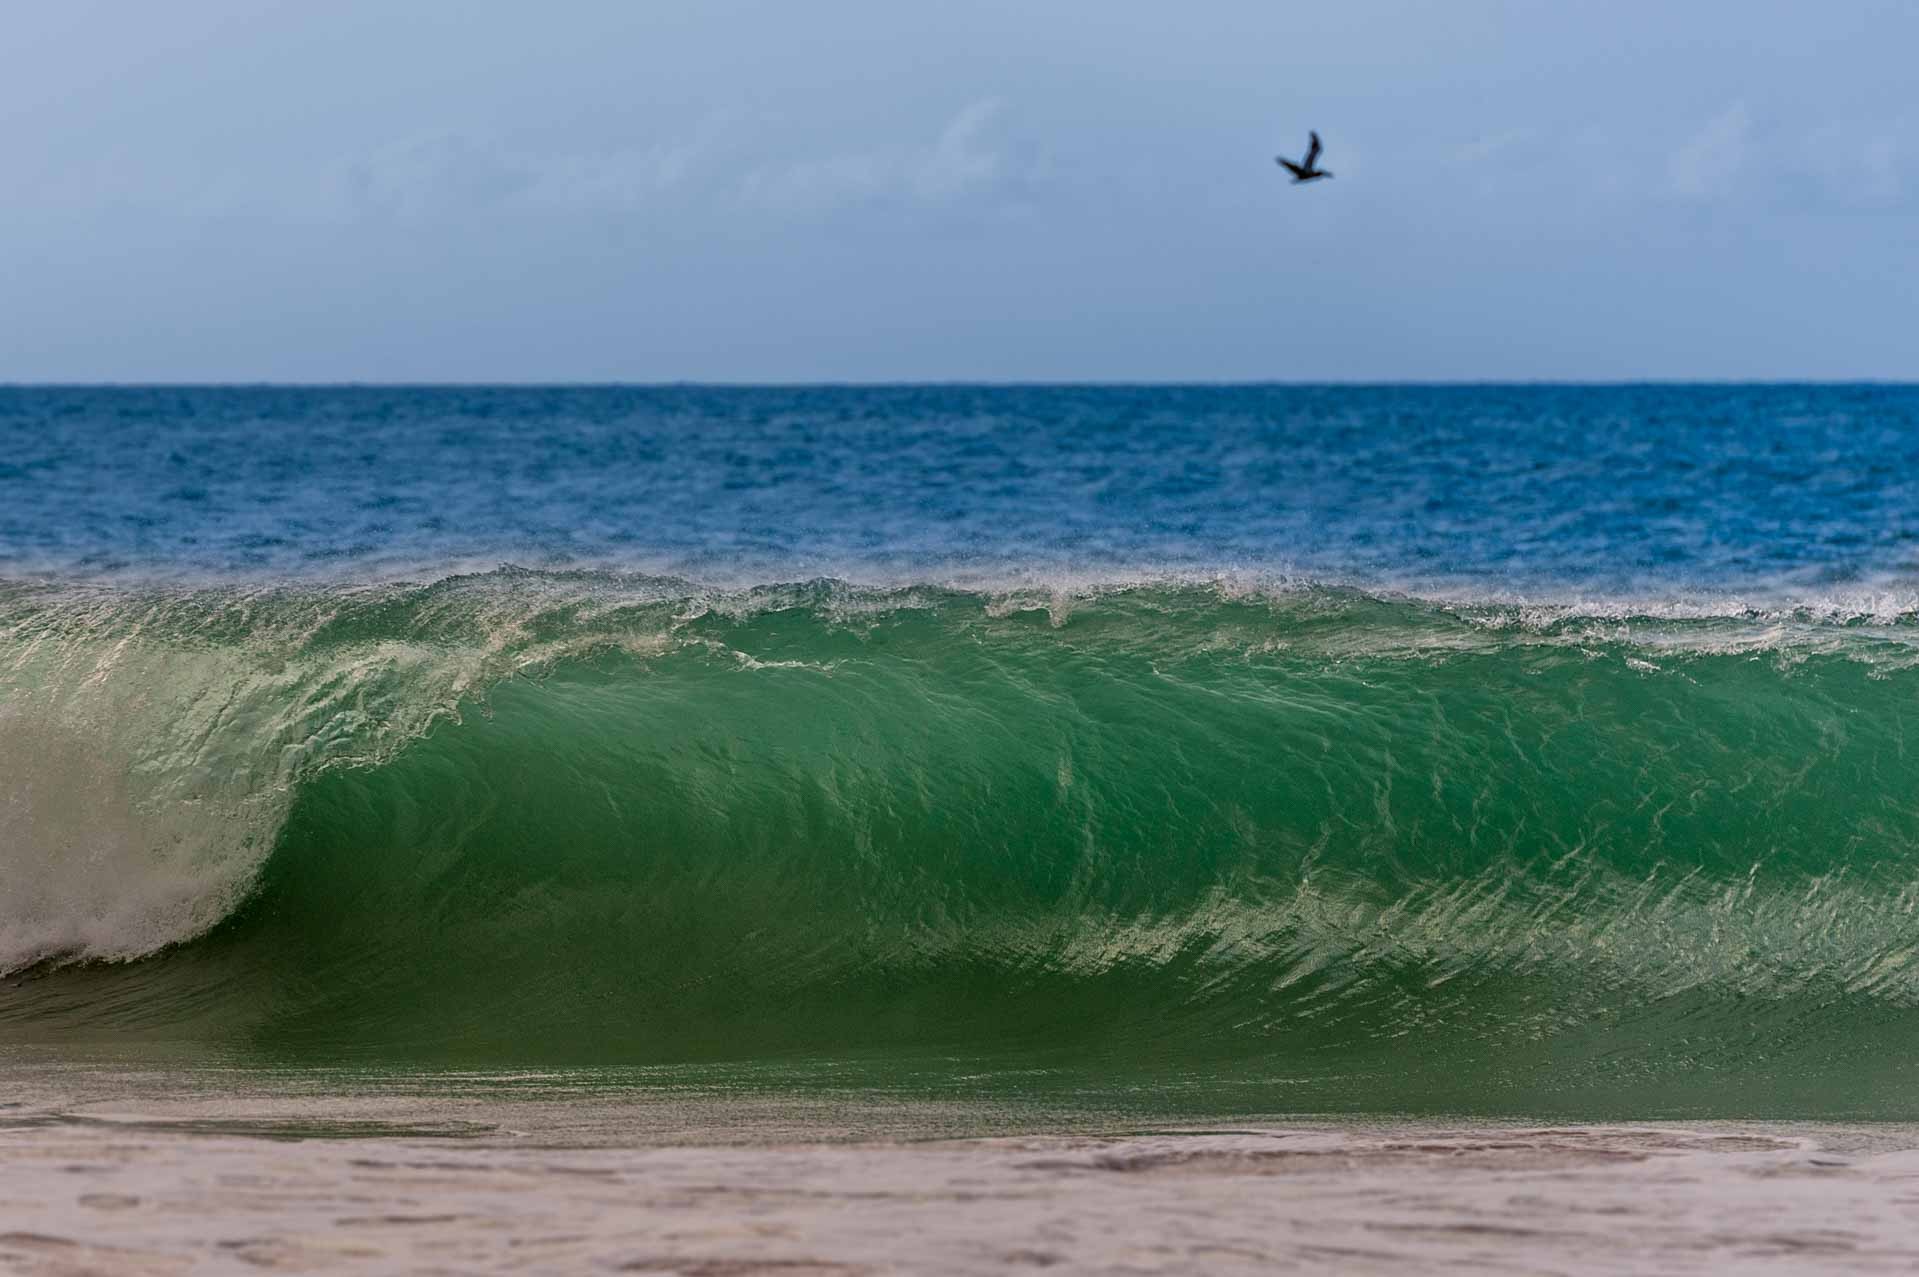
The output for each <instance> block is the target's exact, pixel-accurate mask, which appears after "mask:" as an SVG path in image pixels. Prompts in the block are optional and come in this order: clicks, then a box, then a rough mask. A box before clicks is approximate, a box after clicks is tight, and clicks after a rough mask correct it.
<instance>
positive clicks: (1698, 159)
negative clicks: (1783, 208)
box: [1667, 102, 1752, 199]
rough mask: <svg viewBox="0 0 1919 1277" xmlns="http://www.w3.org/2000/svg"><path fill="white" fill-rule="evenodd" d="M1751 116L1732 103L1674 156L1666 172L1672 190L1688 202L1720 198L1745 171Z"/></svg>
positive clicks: (1744, 105)
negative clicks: (1718, 196)
mask: <svg viewBox="0 0 1919 1277" xmlns="http://www.w3.org/2000/svg"><path fill="white" fill-rule="evenodd" d="M1751 135H1752V115H1751V113H1750V112H1748V111H1747V110H1746V104H1745V103H1744V102H1735V103H1733V104H1732V105H1731V106H1729V107H1727V108H1726V109H1725V110H1724V111H1721V112H1720V113H1719V114H1718V115H1716V116H1714V117H1713V118H1712V119H1711V120H1709V121H1708V122H1707V123H1706V126H1705V127H1704V128H1702V129H1700V130H1699V131H1698V132H1697V133H1695V134H1693V136H1692V137H1691V138H1690V139H1689V140H1687V142H1686V143H1685V144H1684V145H1683V146H1681V147H1680V148H1679V149H1678V150H1677V151H1675V152H1673V156H1672V159H1671V161H1670V162H1669V163H1668V166H1667V169H1668V173H1669V175H1670V177H1671V181H1672V189H1673V190H1674V191H1675V192H1677V193H1678V194H1680V195H1683V196H1686V197H1688V198H1691V199H1705V198H1709V197H1712V196H1717V195H1723V194H1725V193H1726V191H1728V190H1729V189H1731V187H1732V184H1733V182H1734V181H1735V180H1736V179H1737V178H1738V177H1739V172H1740V170H1741V169H1742V168H1744V167H1745V163H1746V150H1747V146H1748V143H1749V139H1750V138H1751Z"/></svg>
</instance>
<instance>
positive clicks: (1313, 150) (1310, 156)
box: [1306, 133, 1319, 168]
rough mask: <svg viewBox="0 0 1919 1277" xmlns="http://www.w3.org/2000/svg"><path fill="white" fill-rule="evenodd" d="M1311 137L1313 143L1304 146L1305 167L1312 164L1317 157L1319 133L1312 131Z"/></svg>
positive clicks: (1309, 166)
mask: <svg viewBox="0 0 1919 1277" xmlns="http://www.w3.org/2000/svg"><path fill="white" fill-rule="evenodd" d="M1311 137H1312V139H1313V144H1312V145H1311V146H1310V147H1308V148H1306V167H1307V168H1311V167H1312V166H1313V161H1315V160H1317V159H1318V158H1319V134H1318V133H1313V134H1311Z"/></svg>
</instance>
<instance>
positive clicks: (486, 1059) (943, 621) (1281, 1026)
mask: <svg viewBox="0 0 1919 1277" xmlns="http://www.w3.org/2000/svg"><path fill="white" fill-rule="evenodd" d="M6 394H7V395H9V396H12V398H11V400H10V401H9V402H10V404H11V407H12V410H13V415H12V416H10V417H7V418H5V421H6V423H7V424H6V426H5V429H6V430H8V431H11V432H13V433H14V436H15V437H16V438H17V439H24V440H27V441H28V444H29V445H31V447H38V448H39V449H40V453H39V454H37V455H36V454H33V453H32V451H31V447H23V448H19V449H15V450H14V451H13V452H11V453H10V454H9V455H11V456H13V457H15V458H16V460H15V461H13V462H10V463H9V465H10V466H11V469H10V470H8V471H6V472H4V473H3V474H0V485H4V491H0V499H3V498H7V497H11V498H15V499H13V500H9V501H6V502H5V504H4V505H0V509H3V510H4V511H5V512H6V513H5V514H3V515H0V526H4V527H5V528H6V529H8V532H7V540H6V542H5V543H4V548H5V553H4V554H0V562H4V563H6V564H8V565H9V566H8V567H7V569H6V571H7V574H8V580H7V583H6V584H5V585H4V586H0V762H3V763H4V766H3V767H0V776H4V778H5V779H4V786H5V789H4V793H5V799H6V801H5V804H4V806H0V872H4V875H5V878H4V890H0V969H4V970H5V971H6V972H7V974H6V975H5V977H4V978H0V1041H3V1042H4V1043H5V1044H7V1045H9V1046H14V1047H20V1048H28V1047H31V1048H34V1049H41V1048H46V1049H54V1050H70V1051H74V1052H84V1051H108V1052H114V1053H119V1054H122V1055H124V1054H125V1053H128V1052H131V1053H134V1054H135V1055H138V1054H140V1053H151V1054H152V1055H153V1056H154V1058H161V1057H163V1056H164V1057H165V1058H170V1059H178V1058H191V1057H193V1056H195V1055H200V1056H204V1057H206V1058H215V1057H217V1058H220V1059H229V1060H231V1059H239V1060H252V1061H257V1062H261V1063H264V1064H271V1065H274V1066H275V1067H279V1066H282V1065H286V1064H289V1063H291V1064H296V1065H297V1064H300V1063H310V1064H315V1065H318V1064H327V1065H329V1066H331V1065H338V1064H342V1063H346V1064H360V1065H366V1066H369V1067H372V1066H379V1067H407V1068H414V1067H418V1068H436V1067H453V1068H466V1067H475V1066H480V1067H506V1066H515V1065H527V1066H535V1065H538V1066H549V1065H551V1066H580V1067H585V1068H594V1069H601V1070H610V1071H612V1072H613V1073H617V1072H618V1071H619V1070H621V1069H648V1068H668V1069H675V1070H681V1071H682V1073H683V1075H684V1076H687V1077H698V1076H701V1073H702V1070H718V1069H726V1070H739V1069H746V1070H748V1071H749V1072H751V1071H752V1070H761V1071H763V1072H764V1075H765V1076H767V1077H769V1078H780V1079H785V1081H786V1082H791V1080H792V1079H795V1078H805V1077H808V1076H818V1077H830V1078H831V1079H832V1080H833V1082H834V1084H835V1085H843V1084H847V1083H848V1081H849V1079H851V1080H852V1081H854V1082H857V1083H862V1084H868V1085H874V1086H890V1087H905V1088H908V1089H912V1088H923V1089H927V1090H929V1091H939V1090H941V1089H942V1088H951V1087H952V1086H954V1085H955V1079H959V1078H967V1079H984V1081H981V1082H980V1085H985V1086H989V1087H996V1088H999V1089H1001V1090H1003V1091H1007V1092H1018V1093H1039V1094H1044V1093H1054V1092H1057V1093H1060V1094H1086V1093H1091V1092H1094V1091H1100V1092H1103V1093H1108V1094H1111V1093H1119V1092H1126V1091H1128V1090H1145V1091H1151V1092H1153V1093H1160V1094H1177V1095H1178V1097H1179V1098H1178V1101H1177V1104H1178V1107H1181V1108H1182V1109H1185V1110H1197V1109H1203V1108H1205V1107H1207V1106H1208V1105H1213V1106H1218V1107H1221V1108H1238V1109H1258V1110H1262V1111H1276V1110H1281V1109H1314V1110H1331V1109H1340V1110H1380V1111H1384V1110H1394V1111H1405V1110H1425V1111H1461V1110H1470V1111H1481V1112H1513V1113H1522V1112H1546V1111H1555V1112H1568V1113H1578V1112H1603V1113H1622V1114H1635V1113H1636V1114H1640V1115H1651V1114H1654V1113H1719V1114H1728V1115H1734V1114H1736V1115H1744V1116H1759V1115H1770V1116H1792V1115H1814V1114H1838V1113H1845V1114H1852V1115H1867V1116H1887V1117H1891V1116H1899V1117H1911V1116H1913V1114H1914V1112H1915V1107H1916V1106H1915V1105H1914V1104H1913V1103H1912V1101H1911V1100H1910V1099H1909V1098H1908V1097H1909V1096H1910V1095H1911V1094H1912V1093H1913V1092H1912V1088H1911V1086H1910V1085H1909V1082H1910V1080H1911V1078H1910V1072H1911V1068H1910V1065H1909V1064H1908V1063H1907V1061H1908V1060H1909V1059H1910V1058H1911V1056H1912V1047H1913V1046H1914V1045H1915V1034H1914V1031H1913V1029H1914V1026H1919V1019H1916V1018H1915V1017H1916V1016H1919V969H1916V968H1915V967H1914V965H1913V959H1914V955H1915V941H1916V939H1919V931H1915V925H1916V924H1915V919H1914V910H1915V907H1919V841H1916V836H1919V806H1916V805H1915V802H1914V799H1913V794H1914V793H1915V790H1916V789H1919V786H1915V781H1919V756H1912V755H1909V752H1908V741H1909V738H1910V739H1912V740H1915V741H1919V735H1916V734H1915V731H1914V729H1919V702H1915V699H1914V695H1913V693H1914V690H1915V688H1919V669H1915V666H1919V623H1915V617H1919V601H1915V600H1914V598H1913V595H1912V593H1911V590H1910V587H1909V585H1908V584H1907V581H1908V575H1907V574H1908V571H1909V567H1908V564H1907V562H1906V561H1905V559H1904V558H1903V557H1902V555H1903V554H1904V551H1903V549H1902V547H1903V546H1905V545H1906V544H1907V536H1908V533H1907V531H1906V520H1907V519H1908V518H1909V517H1910V514H1909V511H1910V509H1911V507H1910V505H1909V504H1908V503H1907V500H1906V498H1907V497H1908V495H1909V489H1908V488H1907V486H1906V485H1907V479H1906V476H1907V474H1908V473H1909V470H1908V469H1907V468H1906V466H1905V465H1904V463H1903V460H1902V459H1903V458H1904V457H1905V456H1906V455H1907V454H1908V453H1909V451H1910V449H1911V447H1912V446H1913V445H1912V440H1913V438H1914V437H1915V436H1914V435H1913V433H1912V432H1913V412H1914V409H1915V406H1919V396H1915V395H1914V394H1913V392H1910V391H1903V390H1898V389H1888V388H1864V389H1857V390H1851V389H1843V388H1840V389H1829V390H1816V389H1794V388H1771V389H1765V388H1759V389H1753V388H1733V389H1726V390H1712V389H1709V388H1693V389H1675V390H1658V389H1651V388H1645V389H1636V390H1594V391H1576V390H1568V389H1555V390H1524V389H1501V388H1492V389H1485V390H1457V391H1443V392H1442V391H1428V392H1421V391H1410V390H1408V391H1361V390H1354V391H1338V390H1309V391H1298V392H1295V391H1288V390H1285V389H1281V388H1267V389H1258V390H1243V391H1225V390H1218V391H1214V390H1168V391H1146V390H1135V391H1120V390H1114V391H1103V392H1091V391H1078V390H1060V391H1044V390H1039V389H1021V390H1006V391H984V390H958V391H936V390H916V391H854V390H846V391H825V390H821V391H806V392H773V391H737V392H722V391H692V390H687V391H654V392H612V391H608V392H597V391H578V392H567V391H551V392H537V393H536V392H476V391H452V390H448V391H406V392H397V391H396V392H387V391H380V392H376V391H362V392H336V391H259V392H247V391H192V392H140V391H126V392H99V391H87V392H80V391H74V392H63V391H10V392H6ZM343 403H344V404H347V405H349V406H351V407H352V409H353V412H354V413H356V414H357V415H351V416H344V417H343V415H342V414H343V413H345V412H346V409H343V408H342V407H341V405H342V404H343ZM476 403H483V404H489V405H492V407H491V408H489V412H490V413H492V414H493V415H492V416H487V415H485V414H478V415H476V411H475V408H474V405H475V404H476ZM209 404H210V405H212V408H209V407H208V405H209ZM381 404H384V405H385V407H384V408H382V409H381V411H379V412H375V411H373V409H372V407H369V405H381ZM502 404H505V405H509V406H511V408H512V411H510V412H509V411H507V408H506V407H502V406H501V405H502ZM769 404H771V405H778V407H777V410H776V409H775V408H772V407H768V405H769ZM22 405H25V407H24V408H23V407H22ZM74 405H78V407H75V406H74ZM795 405H797V407H796V406H795ZM616 409H617V411H616ZM136 410H137V411H136ZM1522 410H1524V411H1529V412H1531V413H1532V415H1531V416H1529V417H1528V416H1523V415H1522ZM622 413H625V414H627V415H626V416H622V415H621V414H622ZM140 414H145V415H140ZM809 414H810V415H809ZM1102 414H1104V415H1102ZM1615 418H1616V419H1617V420H1619V421H1622V422H1624V423H1625V425H1624V426H1622V427H1621V428H1620V429H1619V430H1616V431H1613V432H1610V433H1609V432H1604V431H1601V430H1599V429H1598V427H1597V424H1596V423H1599V422H1602V421H1604V420H1610V419H1615ZM134 421H140V422H144V423H145V424H144V426H143V427H142V428H140V429H135V428H134V426H133V425H132V424H131V423H132V422H134ZM476 421H479V422H481V423H483V424H480V425H475V424H474V423H475V422H476ZM487 422H492V423H493V424H484V423H487ZM848 422H851V423H854V424H853V425H852V426H846V427H845V429H846V430H848V431H850V433H848V434H844V435H842V434H841V433H837V432H838V431H840V430H841V428H842V426H844V423H848ZM1182 422H1183V423H1184V424H1183V425H1182V424H1181V423H1182ZM343 423H350V424H343ZM1474 423H1480V425H1481V426H1483V429H1478V430H1477V431H1476V427H1475V424H1474ZM1487 423H1491V424H1487ZM1581 423H1583V424H1581ZM468 429H471V430H472V431H473V432H475V433H476V434H477V436H478V438H477V440H476V441H473V442H471V444H470V446H469V443H468V441H467V438H466V434H465V433H464V432H465V431H467V430H468ZM355 432H358V434H359V437H360V442H359V443H358V445H356V446H357V447H358V449H359V450H358V451H357V452H356V451H354V450H353V447H351V446H349V445H348V444H347V443H345V442H344V440H346V439H347V438H348V436H350V435H352V434H354V433H355ZM1662 433H1663V434H1664V435H1665V436H1666V437H1667V439H1668V441H1669V443H1670V446H1669V447H1667V448H1666V449H1664V450H1663V451H1662V450H1657V449H1654V450H1650V451H1649V450H1647V449H1646V448H1644V447H1642V443H1643V441H1644V440H1647V439H1656V438H1658V437H1659V436H1660V435H1661V434H1662ZM509 438H514V439H517V440H518V442H517V444H510V443H509ZM114 439H119V440H120V442H121V445H123V446H113V445H112V444H111V441H112V440H114ZM569 439H570V440H572V444H571V445H568V444H567V443H566V441H567V440H569ZM1436 439H1445V440H1455V441H1456V440H1461V439H1463V440H1466V441H1467V442H1466V443H1465V444H1462V445H1459V446H1457V447H1455V446H1452V445H1450V444H1449V445H1447V446H1443V447H1442V446H1440V445H1439V444H1438V443H1436V442H1435V440H1436ZM647 440H651V441H652V442H650V443H649V442H646V441H647ZM1022 440H1023V441H1024V442H1022ZM1116 441H1117V442H1116ZM309 445H311V446H309ZM1095 445H1097V446H1095ZM1461 448H1463V449H1464V450H1465V451H1464V452H1463V453H1462V452H1461ZM1902 448H1903V449H1905V450H1906V451H1904V452H1902V451H1901V449H1902ZM649 449H651V451H649ZM889 449H890V450H889ZM1096 453H1098V454H1100V455H1102V456H1103V457H1104V460H1103V461H1097V460H1096V458H1095V454H1096ZM163 456H164V457H166V458H178V460H177V461H176V460H166V459H162V458H163ZM509 456H511V457H512V458H513V460H511V461H510V462H509V461H507V460H504V458H507V457H509ZM622 457H624V458H626V459H627V460H626V461H624V462H623V461H621V460H620V458H622ZM968 457H971V458H972V460H971V461H966V460H964V459H965V458H968ZM1622 457H1636V458H1638V460H1637V462H1636V464H1637V466H1638V467H1639V468H1638V469H1637V470H1635V469H1631V468H1624V469H1621V468H1617V467H1618V466H1619V465H1621V464H1623V463H1622V462H1621V460H1620V459H1621V458H1622ZM19 458H25V459H24V460H19ZM647 458H652V459H651V460H648V459H647ZM740 458H744V460H740ZM1422 458H1423V459H1424V460H1422ZM1469 461H1470V463H1471V464H1467V463H1468V462H1469ZM430 462H431V464H429V463H430ZM1042 462H1043V463H1044V464H1042ZM1096 464H1098V465H1104V466H1105V467H1106V468H1107V469H1106V472H1105V474H1104V477H1102V478H1099V479H1097V480H1095V479H1093V478H1089V477H1088V475H1089V474H1090V473H1091V472H1090V470H1089V469H1088V467H1093V466H1095V465H1096ZM966 465H971V466H973V467H975V471H974V472H967V473H973V478H974V482H972V483H971V484H970V485H968V486H961V485H956V484H955V483H954V482H953V476H954V467H962V472H964V471H963V467H964V466H966ZM994 467H997V469H995V468H994ZM1342 467H1344V469H1342ZM175 471H178V472H179V473H175ZM428 471H432V472H433V473H434V474H435V476H436V477H435V478H433V479H431V480H430V481H429V480H426V479H423V478H421V477H420V476H422V475H424V474H426V473H427V472H428ZM736 471H737V478H738V483H739V486H737V487H729V486H728V484H729V482H732V480H731V479H729V478H728V476H733V475H735V472H736ZM1362 471H1366V472H1370V473H1373V474H1375V475H1378V476H1382V477H1380V478H1378V479H1377V480H1376V481H1374V482H1372V483H1368V482H1366V481H1364V476H1363V474H1362V473H1361V472H1362ZM163 472H164V473H165V477H164V478H163V477H160V476H161V474H162V473H163ZM987 472H990V473H987ZM196 474H197V475H199V478H198V479H194V478H192V476H193V475H196ZM982 474H985V475H986V477H983V478H982V477H981V475H982ZM862 475H871V476H875V477H874V478H873V480H872V482H871V484H870V485H869V486H868V487H867V488H866V489H862V487H861V480H860V476H862ZM993 475H997V478H996V479H994V478H993V477H992V476H993ZM1289 475H1290V476H1294V477H1292V478H1290V479H1289V478H1288V476H1289ZM113 476H119V478H120V479H121V480H122V481H121V482H117V483H109V481H108V480H109V479H110V478H112V477H113ZM183 476H184V477H183ZM1235 476H1236V477H1235ZM1255 476H1264V478H1262V479H1261V480H1260V482H1259V483H1257V484H1256V483H1255V482H1254V481H1253V477H1255ZM1580 476H1584V477H1583V478H1581V477H1580ZM1389 479H1390V482H1389V481H1388V480H1389ZM89 484H91V485H92V486H91V488H89ZM36 485H38V486H36ZM1256 490H1257V491H1259V492H1263V493H1264V494H1265V495H1264V497H1263V499H1262V498H1261V497H1259V496H1258V495H1256ZM862 491H864V492H865V493H866V495H865V497H864V498H862V497H861V493H862ZM180 492H191V493H197V494H198V495H197V496H185V495H177V493H180ZM729 493H733V494H735V495H732V496H729V495H728V494H729ZM1681 493H1685V494H1687V495H1686V496H1685V497H1684V500H1683V502H1682V503H1680V504H1677V505H1674V504H1673V503H1675V502H1680V500H1681V499H1680V497H1679V495H1678V494H1681ZM1501 494H1503V496H1504V498H1505V499H1504V500H1493V498H1494V497H1496V496H1500V495H1501ZM596 503H597V504H596ZM1669 507H1671V508H1669ZM329 509H331V510H332V512H333V513H332V516H331V517H328V515H327V511H328V510H329ZM434 510H438V511H440V512H441V513H439V514H433V513H429V512H430V511H434ZM1662 510H1664V511H1666V513H1665V514H1663V515H1662V514H1660V513H1659V512H1660V511H1662ZM569 511H570V512H573V514H574V515H575V516H576V517H574V518H572V519H571V520H569V518H568V514H569ZM1549 511H1556V512H1550V513H1549ZM836 514H837V515H843V516H844V517H843V518H839V519H838V520H837V521H835V520H834V518H833V516H834V515H836ZM369 528H374V529H383V530H375V531H369V530H368V529H369ZM21 529H28V530H29V531H24V532H23V531H21ZM622 538H624V539H622ZM363 543H364V544H365V545H366V546H368V547H369V548H366V549H364V550H361V549H356V548H355V547H357V546H361V545H362V544H363ZM1529 547H1536V548H1529ZM535 550H537V552H535ZM489 555H492V556H496V557H495V562H494V563H493V564H486V563H485V562H484V561H485V560H486V559H487V558H488V557H489ZM500 560H508V561H510V562H511V564H512V565H511V566H498V563H499V561H500ZM1436 561H1437V562H1436ZM827 562H830V563H832V564H833V565H834V570H833V572H832V573H831V574H828V575H818V574H812V575H809V573H808V568H809V565H817V564H821V563H827ZM535 564H538V566H535ZM702 564H705V565H707V566H708V567H709V568H710V570H709V571H707V572H706V573H705V575H704V577H702V575H701V574H700V572H699V571H698V569H699V567H700V565H702ZM722 565H723V567H724V570H722ZM182 1053H184V1056H183V1054H182ZM782 1084H784V1083H782Z"/></svg>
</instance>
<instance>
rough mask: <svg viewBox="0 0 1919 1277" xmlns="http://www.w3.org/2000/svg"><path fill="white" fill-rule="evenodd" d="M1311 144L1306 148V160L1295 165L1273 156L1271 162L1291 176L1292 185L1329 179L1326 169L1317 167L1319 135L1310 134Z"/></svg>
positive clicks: (1330, 174)
mask: <svg viewBox="0 0 1919 1277" xmlns="http://www.w3.org/2000/svg"><path fill="white" fill-rule="evenodd" d="M1310 136H1311V138H1312V140H1313V144H1312V145H1311V146H1309V147H1307V148H1306V158H1305V159H1304V160H1302V161H1301V162H1300V163H1298V164H1295V163H1293V162H1292V161H1291V160H1289V159H1287V158H1286V157H1285V156H1283V155H1275V156H1274V157H1273V162H1274V163H1276V164H1278V165H1279V166H1280V167H1281V168H1283V169H1285V170H1286V171H1287V172H1288V173H1291V174H1292V175H1293V185H1295V186H1297V185H1299V184H1300V183H1301V182H1316V181H1318V180H1319V179H1320V178H1322V177H1331V176H1332V172H1331V171H1330V170H1328V169H1323V168H1319V167H1317V165H1318V164H1319V134H1318V133H1313V134H1310Z"/></svg>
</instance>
